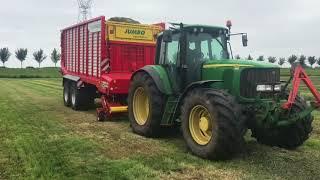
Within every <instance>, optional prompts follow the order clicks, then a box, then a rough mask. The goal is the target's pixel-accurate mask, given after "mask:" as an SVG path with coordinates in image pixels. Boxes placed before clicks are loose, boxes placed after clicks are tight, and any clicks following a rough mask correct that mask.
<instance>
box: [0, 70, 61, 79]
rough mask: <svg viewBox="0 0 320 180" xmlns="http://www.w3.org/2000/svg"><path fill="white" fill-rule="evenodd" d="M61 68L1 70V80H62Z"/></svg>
mask: <svg viewBox="0 0 320 180" xmlns="http://www.w3.org/2000/svg"><path fill="white" fill-rule="evenodd" d="M59 71H60V69H59V68H40V69H39V68H34V69H20V68H0V78H60V77H61V74H60V72H59Z"/></svg>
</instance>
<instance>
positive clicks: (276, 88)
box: [273, 84, 281, 91]
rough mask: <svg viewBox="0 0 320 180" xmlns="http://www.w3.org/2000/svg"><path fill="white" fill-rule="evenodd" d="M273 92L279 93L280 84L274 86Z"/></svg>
mask: <svg viewBox="0 0 320 180" xmlns="http://www.w3.org/2000/svg"><path fill="white" fill-rule="evenodd" d="M273 89H274V91H281V84H277V85H274V88H273Z"/></svg>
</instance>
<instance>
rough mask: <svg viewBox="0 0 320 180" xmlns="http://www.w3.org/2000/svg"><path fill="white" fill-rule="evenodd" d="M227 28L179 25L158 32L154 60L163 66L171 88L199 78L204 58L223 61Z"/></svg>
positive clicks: (224, 59)
mask: <svg viewBox="0 0 320 180" xmlns="http://www.w3.org/2000/svg"><path fill="white" fill-rule="evenodd" d="M228 39H229V31H228V29H226V28H224V27H215V26H204V25H180V27H179V28H176V29H171V30H166V31H164V32H163V33H161V34H160V35H159V36H158V41H157V56H156V61H155V62H156V64H158V65H163V66H164V67H166V70H167V72H168V73H169V74H170V77H171V78H172V79H171V80H172V82H174V89H175V91H180V90H181V89H184V88H185V87H186V86H187V85H188V84H189V83H191V82H195V81H200V80H201V69H202V66H203V64H204V63H205V62H207V61H214V60H217V61H222V60H223V61H226V60H228V59H230V53H229V51H228Z"/></svg>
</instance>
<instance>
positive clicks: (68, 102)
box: [63, 81, 71, 107]
mask: <svg viewBox="0 0 320 180" xmlns="http://www.w3.org/2000/svg"><path fill="white" fill-rule="evenodd" d="M63 103H64V105H65V106H66V107H70V105H71V98H70V82H69V81H65V82H64V84H63Z"/></svg>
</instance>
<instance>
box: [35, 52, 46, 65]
mask: <svg viewBox="0 0 320 180" xmlns="http://www.w3.org/2000/svg"><path fill="white" fill-rule="evenodd" d="M33 58H34V60H36V61H37V62H38V63H39V68H40V65H41V63H42V62H43V61H44V60H45V59H46V58H47V56H46V55H45V54H44V53H43V50H42V49H40V50H39V51H36V52H34V53H33Z"/></svg>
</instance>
